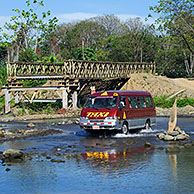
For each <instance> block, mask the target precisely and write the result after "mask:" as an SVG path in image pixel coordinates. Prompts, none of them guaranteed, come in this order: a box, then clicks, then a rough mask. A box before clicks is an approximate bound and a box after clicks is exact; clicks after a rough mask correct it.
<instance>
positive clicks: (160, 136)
mask: <svg viewBox="0 0 194 194" xmlns="http://www.w3.org/2000/svg"><path fill="white" fill-rule="evenodd" d="M164 136H165V134H164V133H159V134H157V137H158V138H159V139H160V140H162V139H164Z"/></svg>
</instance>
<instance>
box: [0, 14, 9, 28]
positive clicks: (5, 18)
mask: <svg viewBox="0 0 194 194" xmlns="http://www.w3.org/2000/svg"><path fill="white" fill-rule="evenodd" d="M10 18H11V16H0V27H3V25H4V24H5V22H9V20H10Z"/></svg>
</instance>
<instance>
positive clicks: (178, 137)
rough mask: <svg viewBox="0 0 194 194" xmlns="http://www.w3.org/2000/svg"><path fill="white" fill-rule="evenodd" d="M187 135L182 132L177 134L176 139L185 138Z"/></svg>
mask: <svg viewBox="0 0 194 194" xmlns="http://www.w3.org/2000/svg"><path fill="white" fill-rule="evenodd" d="M185 139H187V137H186V136H185V135H184V134H179V135H177V136H176V140H185Z"/></svg>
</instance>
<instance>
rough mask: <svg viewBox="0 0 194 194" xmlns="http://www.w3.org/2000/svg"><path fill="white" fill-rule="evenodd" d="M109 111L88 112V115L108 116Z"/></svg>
mask: <svg viewBox="0 0 194 194" xmlns="http://www.w3.org/2000/svg"><path fill="white" fill-rule="evenodd" d="M108 115H109V112H87V117H107V116H108Z"/></svg>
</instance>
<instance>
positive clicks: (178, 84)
mask: <svg viewBox="0 0 194 194" xmlns="http://www.w3.org/2000/svg"><path fill="white" fill-rule="evenodd" d="M182 89H185V92H184V93H183V94H181V96H182V97H193V98H194V80H188V79H184V78H177V79H171V78H167V77H165V76H155V75H152V74H147V73H138V74H131V78H130V79H129V81H128V82H127V83H126V84H125V85H124V86H123V87H122V88H121V90H144V91H148V92H150V93H151V94H152V95H153V96H158V97H159V96H162V95H171V94H173V93H176V92H178V91H180V90H182Z"/></svg>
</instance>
